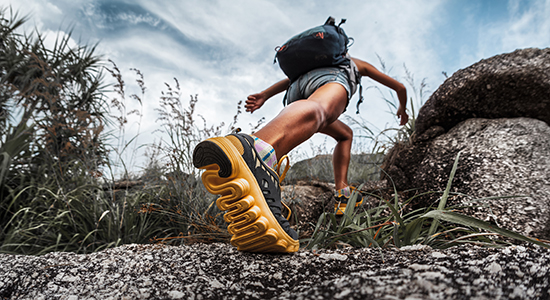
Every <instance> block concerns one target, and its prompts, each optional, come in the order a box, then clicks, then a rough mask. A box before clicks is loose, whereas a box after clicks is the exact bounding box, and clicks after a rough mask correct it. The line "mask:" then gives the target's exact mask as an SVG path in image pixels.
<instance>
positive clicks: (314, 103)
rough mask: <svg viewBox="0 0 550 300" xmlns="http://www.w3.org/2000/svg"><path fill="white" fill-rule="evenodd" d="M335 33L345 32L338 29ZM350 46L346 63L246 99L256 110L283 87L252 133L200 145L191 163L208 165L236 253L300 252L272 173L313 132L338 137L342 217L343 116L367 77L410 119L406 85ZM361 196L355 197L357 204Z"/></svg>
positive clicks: (206, 179)
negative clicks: (276, 104) (275, 107)
mask: <svg viewBox="0 0 550 300" xmlns="http://www.w3.org/2000/svg"><path fill="white" fill-rule="evenodd" d="M329 21H330V19H329ZM329 21H327V23H325V26H326V25H327V24H328V23H329ZM330 28H332V27H330ZM336 30H337V32H338V30H339V31H341V32H343V31H342V30H341V29H340V28H339V26H338V27H337V29H336ZM317 35H318V34H317ZM327 35H328V34H327ZM323 38H325V35H323ZM291 40H292V39H291ZM345 50H346V52H345V53H342V55H341V56H342V57H343V58H344V60H343V63H340V64H337V65H333V66H326V67H319V68H314V69H312V70H309V71H307V72H305V73H303V74H301V75H299V76H297V79H295V80H291V79H290V78H285V79H283V80H280V81H278V82H276V83H275V84H273V85H271V86H270V87H268V88H267V89H265V90H264V91H262V92H259V93H255V94H252V95H250V96H248V98H247V100H246V104H245V108H246V111H248V112H251V113H253V112H254V111H256V110H257V109H259V108H260V107H262V105H263V104H264V103H265V102H266V101H267V100H268V99H270V98H271V97H273V96H274V95H277V94H279V93H281V92H283V91H286V95H285V104H286V106H285V107H284V109H283V110H282V111H281V112H280V113H279V114H278V115H277V116H276V117H275V118H274V119H273V120H271V121H270V122H269V123H267V124H266V125H265V126H264V127H263V128H262V129H260V130H259V131H258V132H256V133H255V134H254V135H247V134H244V133H240V132H235V133H232V134H230V135H228V136H225V137H216V138H210V139H207V140H206V141H203V142H201V143H199V144H198V145H197V147H196V148H195V151H194V154H193V162H194V165H195V167H197V168H201V169H205V172H204V173H203V175H202V181H203V183H204V185H205V187H206V188H207V190H208V191H209V192H210V193H213V194H218V195H221V197H220V198H219V199H218V200H217V205H218V207H219V208H220V209H221V210H227V213H226V214H225V216H224V219H225V220H226V222H228V223H230V224H229V225H228V231H229V233H230V234H232V235H233V237H232V239H231V243H232V244H233V245H234V246H236V247H237V248H238V250H241V251H250V252H295V251H297V250H298V249H299V241H298V234H297V233H296V231H294V230H293V229H292V228H291V227H290V224H289V222H288V220H287V219H286V218H285V217H284V216H283V215H282V205H283V204H282V202H281V190H280V185H279V184H280V182H279V174H278V172H276V171H275V170H276V169H278V168H279V167H280V162H278V161H277V157H279V158H284V157H285V155H286V154H287V153H289V152H290V151H291V150H292V149H294V148H295V147H297V146H298V145H300V144H301V143H303V142H305V141H307V140H308V139H309V138H311V137H312V136H313V135H314V134H315V133H318V132H319V133H324V134H326V135H329V136H330V137H332V138H334V139H335V140H336V142H337V144H336V147H335V148H334V152H333V168H334V177H335V178H334V179H335V188H336V191H335V196H336V198H337V202H338V204H337V206H336V207H335V210H336V213H337V214H342V213H343V212H344V211H345V206H346V204H347V200H348V199H349V197H350V195H351V192H352V190H353V187H350V186H349V185H348V182H347V172H348V167H349V162H350V157H351V145H352V138H353V132H352V130H351V128H349V127H348V126H347V125H345V124H344V123H343V122H341V121H340V120H338V117H339V116H340V115H341V114H342V113H343V112H344V111H345V110H346V107H347V106H348V104H349V100H350V99H351V97H352V96H353V94H354V93H355V91H356V89H357V86H358V84H359V82H360V79H361V77H362V76H368V77H370V78H372V79H373V80H375V81H377V82H379V83H381V84H383V85H385V86H387V87H389V88H391V89H393V90H394V91H395V92H396V93H397V97H398V99H399V103H400V104H399V107H398V110H397V113H396V114H397V117H398V118H399V119H400V125H405V124H406V123H407V122H408V118H409V116H408V115H407V112H406V104H407V91H406V89H405V87H404V85H403V84H401V83H400V82H398V81H397V80H395V79H393V78H391V77H389V76H388V75H386V74H383V73H382V72H380V71H379V70H377V69H376V68H375V67H374V66H372V65H371V64H369V63H367V62H365V61H363V60H360V59H357V58H352V57H350V56H349V54H348V53H347V48H346V49H345ZM342 57H338V59H339V60H341V58H342ZM280 63H281V61H280ZM281 67H282V66H281ZM285 73H286V72H285ZM287 75H288V74H287ZM289 77H290V76H289ZM281 160H282V159H281ZM361 201H362V200H359V201H357V202H358V203H357V205H358V204H360V202H361Z"/></svg>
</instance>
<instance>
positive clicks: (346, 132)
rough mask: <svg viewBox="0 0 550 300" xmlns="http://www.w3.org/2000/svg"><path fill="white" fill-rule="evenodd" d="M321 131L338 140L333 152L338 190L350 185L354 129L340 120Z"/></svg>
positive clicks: (333, 164) (335, 180) (333, 165)
mask: <svg viewBox="0 0 550 300" xmlns="http://www.w3.org/2000/svg"><path fill="white" fill-rule="evenodd" d="M320 132H321V133H324V134H327V135H329V136H331V137H332V138H334V139H335V140H336V142H337V144H336V147H335V148H334V152H333V153H332V167H333V170H334V184H335V188H336V190H339V189H343V188H345V187H347V186H348V169H349V162H350V158H351V144H352V141H353V131H352V130H351V128H349V127H348V126H347V125H346V124H344V123H343V122H342V121H340V120H336V121H334V122H333V123H331V124H330V125H328V126H326V127H325V128H322V129H321V130H320Z"/></svg>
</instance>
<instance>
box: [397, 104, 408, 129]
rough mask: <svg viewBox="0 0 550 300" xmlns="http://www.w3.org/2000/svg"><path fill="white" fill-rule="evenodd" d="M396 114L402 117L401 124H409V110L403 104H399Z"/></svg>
mask: <svg viewBox="0 0 550 300" xmlns="http://www.w3.org/2000/svg"><path fill="white" fill-rule="evenodd" d="M396 115H397V117H398V118H399V119H401V122H400V123H399V125H401V126H403V125H405V124H407V122H409V115H408V114H407V111H406V110H405V108H404V107H403V106H402V105H399V108H398V109H397V113H396Z"/></svg>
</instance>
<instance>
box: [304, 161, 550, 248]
mask: <svg viewBox="0 0 550 300" xmlns="http://www.w3.org/2000/svg"><path fill="white" fill-rule="evenodd" d="M459 157H460V153H459V154H458V155H457V157H456V159H455V162H454V165H453V169H452V171H451V174H450V175H449V180H448V182H447V187H446V189H445V190H444V191H442V192H428V193H441V194H442V196H441V197H440V199H439V203H438V206H437V207H426V208H420V209H416V210H412V211H410V210H409V211H408V210H407V209H406V206H407V205H408V204H409V203H410V202H411V201H412V200H414V198H416V197H420V196H422V194H420V195H415V196H414V197H411V198H409V199H407V200H405V201H403V202H402V203H401V201H400V200H399V196H398V195H399V193H398V192H397V190H395V187H394V197H393V199H387V198H385V197H384V196H381V195H376V194H372V193H369V194H367V195H366V196H367V197H373V198H374V199H376V200H378V205H377V206H375V207H373V208H364V207H361V206H360V207H358V208H355V203H356V201H357V197H359V194H358V192H355V193H354V194H353V195H352V197H351V198H350V201H349V202H348V205H347V208H346V211H345V213H344V215H343V216H342V217H341V218H337V217H336V215H335V214H334V213H327V212H325V213H323V214H322V215H321V217H320V218H319V220H318V222H317V225H316V227H315V231H314V233H313V235H312V237H311V238H308V239H306V240H304V241H303V243H304V244H305V247H307V248H310V249H316V248H331V247H347V246H352V247H376V248H386V247H397V248H400V247H403V246H410V245H416V244H422V245H429V246H432V247H434V248H448V247H451V246H456V245H458V244H463V243H469V244H478V245H483V246H491V247H501V246H506V245H509V242H508V241H507V240H506V238H508V239H515V240H519V241H523V242H530V243H533V244H537V245H539V246H543V247H546V248H550V244H549V242H547V243H544V242H542V241H541V240H538V239H533V238H529V237H526V236H523V235H521V234H518V233H516V232H513V231H510V230H506V229H503V228H499V227H498V226H496V225H494V224H491V223H488V222H485V221H482V220H479V219H476V218H473V217H470V216H466V215H462V214H459V213H457V212H455V211H454V210H455V209H457V208H458V207H454V206H447V199H448V197H449V196H450V195H451V192H450V189H451V186H452V181H453V178H454V175H455V173H456V169H457V166H458V160H459ZM482 200H483V199H475V200H473V202H477V201H482ZM502 237H504V238H502Z"/></svg>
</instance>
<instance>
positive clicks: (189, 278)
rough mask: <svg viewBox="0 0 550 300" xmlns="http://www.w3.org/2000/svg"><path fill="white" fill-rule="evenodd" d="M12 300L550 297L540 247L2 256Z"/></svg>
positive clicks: (549, 272) (2, 293) (2, 283)
mask: <svg viewBox="0 0 550 300" xmlns="http://www.w3.org/2000/svg"><path fill="white" fill-rule="evenodd" d="M0 265H1V266H2V267H1V269H0V298H2V299H408V300H413V299H548V298H549V297H550V283H549V280H550V251H549V250H548V249H545V248H541V247H538V246H532V245H517V246H510V247H507V248H502V249H487V248H480V247H477V246H472V245H465V246H461V247H453V248H449V249H445V250H434V249H431V248H430V247H427V246H412V247H404V248H401V249H386V250H377V249H371V248H364V249H352V248H348V249H342V250H334V251H333V250H319V251H317V252H315V251H306V250H300V251H299V252H297V253H294V254H289V255H268V254H251V253H242V252H238V251H236V249H235V248H234V247H232V246H230V245H227V244H208V245H207V244H195V245H190V246H162V245H125V246H122V247H118V248H114V249H108V250H105V251H102V252H98V253H93V254H87V255H77V254H72V253H50V254H47V255H44V256H40V257H34V256H20V255H6V254H2V255H0Z"/></svg>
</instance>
